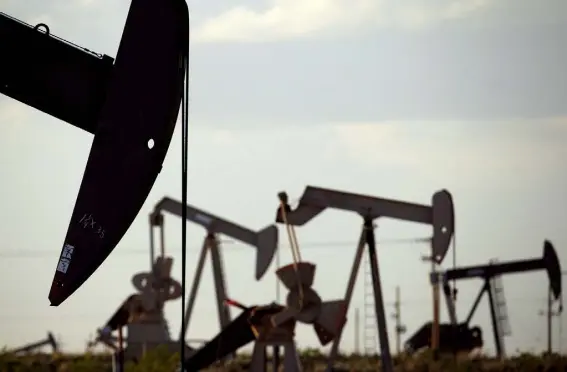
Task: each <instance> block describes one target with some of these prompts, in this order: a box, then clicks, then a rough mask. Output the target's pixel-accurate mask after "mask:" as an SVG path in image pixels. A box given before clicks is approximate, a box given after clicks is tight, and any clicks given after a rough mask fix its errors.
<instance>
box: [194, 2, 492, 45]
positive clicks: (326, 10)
mask: <svg viewBox="0 0 567 372" xmlns="http://www.w3.org/2000/svg"><path fill="white" fill-rule="evenodd" d="M488 5H489V1H488V0H457V1H448V0H441V1H436V2H434V3H432V2H423V1H418V0H411V1H403V2H399V1H393V0H274V1H273V2H272V3H271V6H269V7H268V8H267V9H263V10H257V9H251V8H249V7H247V6H235V7H233V8H232V9H230V10H228V11H226V12H223V13H221V14H220V15H218V16H216V17H213V18H212V19H209V20H205V21H204V22H203V23H202V24H201V25H200V27H199V28H198V29H197V30H196V31H195V39H196V40H197V41H202V42H214V41H242V42H263V41H271V40H281V39H291V38H295V37H303V36H310V35H313V34H318V33H324V32H327V31H329V30H333V31H337V30H341V31H349V30H352V29H354V28H361V27H365V26H378V27H393V28H410V29H411V28H421V27H426V26H429V25H431V24H434V23H437V22H443V21H446V20H451V19H457V18H462V17H466V16H468V15H469V14H472V13H474V12H477V11H479V10H481V9H483V8H485V7H487V6H488Z"/></svg>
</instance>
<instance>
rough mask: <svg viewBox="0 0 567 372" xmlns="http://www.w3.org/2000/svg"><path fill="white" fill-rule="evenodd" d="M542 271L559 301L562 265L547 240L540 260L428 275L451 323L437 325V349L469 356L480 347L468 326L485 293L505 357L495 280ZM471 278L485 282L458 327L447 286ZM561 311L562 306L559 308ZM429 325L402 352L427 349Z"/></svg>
mask: <svg viewBox="0 0 567 372" xmlns="http://www.w3.org/2000/svg"><path fill="white" fill-rule="evenodd" d="M539 270H545V271H546V272H547V275H548V277H549V287H547V286H546V290H547V289H548V288H551V293H552V296H553V298H554V300H555V301H561V293H562V276H561V264H560V262H559V258H558V257H557V253H556V251H555V248H554V247H553V244H552V243H551V242H550V241H548V240H546V241H544V244H543V256H542V257H541V258H535V259H527V260H519V261H508V262H498V263H495V262H492V263H489V264H488V265H478V266H466V267H460V268H454V269H450V270H446V271H444V272H434V273H432V274H431V278H430V279H431V281H432V282H438V283H441V285H442V286H443V293H444V295H445V300H446V304H447V309H448V314H449V317H450V323H445V324H440V327H439V328H440V329H439V334H440V344H439V346H440V348H439V351H444V352H448V353H456V352H469V351H471V350H473V349H475V348H478V347H482V346H483V339H482V331H481V329H480V327H478V326H474V327H471V326H470V322H471V320H472V317H473V315H474V313H475V311H476V309H477V308H478V305H479V303H480V301H481V300H482V297H483V296H484V294H485V293H486V294H487V295H488V301H489V309H490V318H491V323H492V331H493V334H494V344H495V348H496V353H497V355H498V357H500V358H502V357H504V347H503V340H502V336H503V335H502V333H503V328H502V326H501V324H500V323H501V319H499V317H498V314H497V313H498V310H497V309H498V307H497V304H496V298H495V297H496V296H495V291H494V288H493V286H494V283H493V281H494V279H495V278H498V277H499V276H501V275H506V274H513V273H523V272H528V271H539ZM471 278H480V279H482V280H483V281H484V283H483V286H482V287H481V289H480V292H479V293H478V295H477V297H476V299H475V302H474V303H473V306H472V308H471V310H470V311H469V314H468V315H467V317H466V319H465V321H464V322H462V323H458V321H457V315H456V311H455V298H454V296H453V295H452V293H451V289H450V286H449V282H450V281H453V280H463V279H471ZM561 307H562V306H561ZM431 327H432V324H431V323H426V324H425V325H424V326H423V327H422V328H420V329H419V330H418V331H417V332H416V333H415V334H414V335H413V336H411V337H410V338H409V339H408V340H407V341H406V343H405V349H406V351H407V352H408V353H413V352H416V351H417V350H420V349H423V348H428V347H430V346H431V338H430V337H429V335H430V334H431V333H430V329H431Z"/></svg>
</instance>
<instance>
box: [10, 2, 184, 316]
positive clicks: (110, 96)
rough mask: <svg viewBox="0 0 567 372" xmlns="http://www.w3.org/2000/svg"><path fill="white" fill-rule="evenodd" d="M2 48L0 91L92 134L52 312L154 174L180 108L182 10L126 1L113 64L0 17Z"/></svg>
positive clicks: (119, 231)
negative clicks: (123, 21) (125, 12)
mask: <svg viewBox="0 0 567 372" xmlns="http://www.w3.org/2000/svg"><path fill="white" fill-rule="evenodd" d="M0 48H1V50H2V58H0V93H1V94H4V95H6V96H8V97H11V98H13V99H15V100H18V101H20V102H22V103H24V104H26V105H28V106H30V107H33V108H35V109H38V110H40V111H42V112H44V113H46V114H49V115H51V116H53V117H55V118H58V119H60V120H62V121H64V122H67V123H68V124H70V125H72V126H75V127H77V128H80V129H82V130H84V131H86V132H88V133H91V134H93V135H94V139H93V142H92V146H91V148H90V154H89V158H88V160H87V163H86V165H85V172H84V174H83V178H82V182H81V186H80V189H79V192H78V195H77V199H76V202H75V207H74V209H73V213H72V215H71V218H70V222H69V226H68V229H67V233H66V236H65V238H64V240H63V244H62V247H61V250H60V252H61V253H60V256H59V258H58V261H57V265H56V268H55V270H54V271H55V274H54V276H53V280H52V284H51V289H50V292H49V300H50V304H51V306H58V305H60V304H61V303H63V302H64V301H65V300H66V299H67V298H68V297H69V296H71V295H72V294H73V293H74V292H75V291H76V290H78V289H79V288H80V287H81V286H82V285H83V283H84V282H85V281H86V280H87V279H88V278H89V277H90V276H91V275H92V274H93V273H94V272H95V271H96V270H97V269H98V267H99V266H100V265H101V264H102V263H103V262H104V260H105V259H106V258H107V257H108V256H109V255H110V254H111V252H112V251H113V250H114V248H115V247H116V245H117V244H118V243H119V242H120V240H121V239H122V237H123V236H124V234H125V233H126V231H127V230H128V229H129V227H130V225H131V224H132V222H133V221H134V219H135V218H136V216H137V214H138V213H139V211H140V209H141V207H142V206H143V204H144V202H145V200H146V198H147V197H148V194H149V192H150V190H151V189H152V187H153V184H154V182H155V180H156V178H157V176H158V174H159V173H160V171H161V168H162V164H163V162H164V159H165V156H166V154H167V151H168V148H169V145H170V142H171V139H172V136H173V132H174V129H175V125H176V122H177V116H178V112H179V107H180V106H181V102H182V101H184V102H187V100H186V97H185V95H186V94H185V90H184V89H183V88H184V87H186V86H187V84H188V80H187V75H188V58H189V10H188V8H187V3H186V2H185V0H163V1H156V0H132V2H131V6H130V9H129V11H128V16H127V19H126V23H125V26H124V30H123V33H122V38H121V40H120V45H119V48H118V52H117V55H116V58H112V57H109V56H107V55H104V54H99V53H94V52H92V51H90V50H88V49H86V48H83V47H80V46H77V45H75V44H73V43H71V42H69V41H66V40H64V39H62V38H60V37H57V36H55V35H53V34H52V33H51V30H50V28H49V26H48V25H46V24H44V23H40V24H37V25H35V26H34V25H29V24H26V23H24V22H22V21H20V20H18V19H16V18H13V17H10V16H9V15H7V14H4V13H0ZM183 107H185V105H184V106H183ZM184 119H186V116H184ZM184 121H186V120H184Z"/></svg>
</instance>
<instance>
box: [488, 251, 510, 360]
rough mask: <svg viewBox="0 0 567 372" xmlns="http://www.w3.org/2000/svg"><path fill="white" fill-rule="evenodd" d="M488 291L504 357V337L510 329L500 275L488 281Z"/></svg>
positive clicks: (495, 260) (493, 260)
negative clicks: (492, 299)
mask: <svg viewBox="0 0 567 372" xmlns="http://www.w3.org/2000/svg"><path fill="white" fill-rule="evenodd" d="M497 262H498V260H497V259H492V260H490V263H497ZM489 287H490V288H489V290H490V291H491V292H492V296H493V298H494V314H496V327H498V334H499V335H500V344H501V345H502V354H503V356H505V355H506V347H505V345H506V343H505V340H504V337H506V336H510V335H511V334H512V330H511V328H510V319H509V318H508V306H507V304H506V296H505V294H504V285H503V284H502V277H501V276H500V275H498V276H495V277H493V278H492V279H491V280H490V284H489Z"/></svg>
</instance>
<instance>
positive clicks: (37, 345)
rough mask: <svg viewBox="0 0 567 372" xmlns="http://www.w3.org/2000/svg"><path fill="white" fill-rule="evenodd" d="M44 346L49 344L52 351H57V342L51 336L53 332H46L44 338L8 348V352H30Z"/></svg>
mask: <svg viewBox="0 0 567 372" xmlns="http://www.w3.org/2000/svg"><path fill="white" fill-rule="evenodd" d="M44 346H51V349H52V351H53V352H54V353H56V352H57V351H59V342H57V340H56V339H55V337H54V336H53V333H51V332H47V337H46V338H45V339H43V340H40V341H37V342H33V343H31V344H27V345H24V346H21V347H19V348H16V349H13V350H10V352H11V353H13V354H25V353H31V352H34V351H36V350H38V349H41V348H42V347H44Z"/></svg>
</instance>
